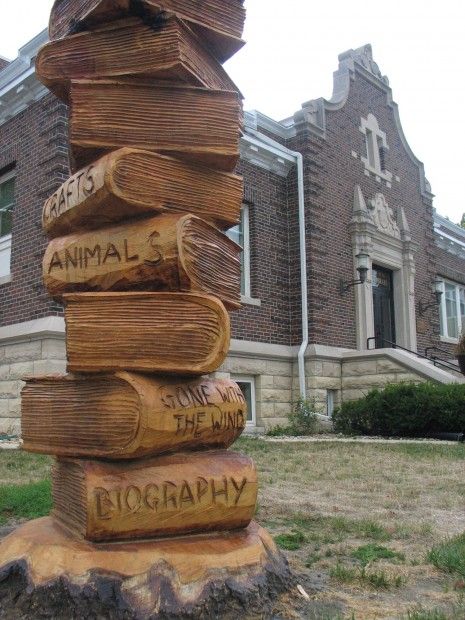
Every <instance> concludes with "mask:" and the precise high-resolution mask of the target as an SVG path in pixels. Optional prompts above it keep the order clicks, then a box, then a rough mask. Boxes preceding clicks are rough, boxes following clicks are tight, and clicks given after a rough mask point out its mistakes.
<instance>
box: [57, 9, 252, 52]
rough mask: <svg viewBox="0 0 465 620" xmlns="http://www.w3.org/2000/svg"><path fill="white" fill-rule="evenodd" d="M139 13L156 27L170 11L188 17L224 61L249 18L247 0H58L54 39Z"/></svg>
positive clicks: (235, 47) (236, 45) (237, 44)
mask: <svg viewBox="0 0 465 620" xmlns="http://www.w3.org/2000/svg"><path fill="white" fill-rule="evenodd" d="M128 15H137V16H139V17H141V18H142V19H144V21H147V22H149V23H150V24H151V25H152V26H153V27H154V28H157V27H159V26H160V24H162V23H163V20H164V18H165V16H166V15H176V16H178V17H179V18H181V19H183V20H184V21H186V22H187V23H188V24H189V26H190V27H191V28H193V29H194V30H195V31H196V32H197V34H198V35H199V36H200V37H201V38H202V40H204V41H205V44H206V45H208V47H209V48H210V49H211V51H212V53H213V54H214V55H215V56H216V58H218V60H219V61H220V62H224V61H225V60H227V59H228V58H230V57H231V56H232V55H233V54H235V53H236V52H237V51H238V50H239V49H240V48H241V47H242V46H243V44H244V42H243V41H242V40H241V36H242V32H243V29H244V22H245V9H244V6H243V0H228V1H227V2H224V0H202V2H201V3H200V4H199V2H198V0H55V4H54V5H53V8H52V12H51V15H50V24H49V35H50V39H51V40H54V39H61V38H63V37H65V36H68V35H70V34H74V33H75V32H76V31H79V30H88V29H92V28H95V27H96V26H97V25H99V24H102V23H107V22H109V21H112V20H114V19H119V18H121V17H127V16H128Z"/></svg>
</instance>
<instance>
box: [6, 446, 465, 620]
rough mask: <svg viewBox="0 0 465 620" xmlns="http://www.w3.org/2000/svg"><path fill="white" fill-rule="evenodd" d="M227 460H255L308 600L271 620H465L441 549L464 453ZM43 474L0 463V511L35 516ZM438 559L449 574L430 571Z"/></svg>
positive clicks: (281, 449)
mask: <svg viewBox="0 0 465 620" xmlns="http://www.w3.org/2000/svg"><path fill="white" fill-rule="evenodd" d="M234 449H237V450H239V451H242V452H247V453H248V454H250V455H251V456H252V457H253V458H254V459H255V461H256V463H257V467H258V470H259V473H260V496H259V509H258V513H257V518H258V520H259V521H260V522H261V523H262V524H263V525H265V527H267V528H268V529H269V531H270V532H271V534H272V535H273V536H274V537H275V539H276V540H277V542H278V543H279V545H280V546H281V548H283V550H284V553H286V554H287V556H288V558H289V561H290V563H291V565H292V567H293V569H294V571H295V572H296V574H297V575H298V580H299V583H300V584H301V585H302V586H303V588H304V589H305V590H306V591H307V592H308V594H309V595H310V599H311V600H310V601H308V602H307V601H305V600H304V598H303V597H302V596H301V595H300V594H299V593H298V592H297V590H296V591H293V592H289V593H288V594H286V595H285V596H284V597H282V599H281V600H280V602H279V603H278V605H277V607H276V609H275V613H274V616H273V619H274V620H282V619H303V618H305V620H311V619H315V620H368V619H369V620H372V619H375V618H384V619H388V618H389V619H400V620H404V619H405V620H448V619H449V620H463V619H465V594H464V593H465V580H464V577H463V575H462V574H461V573H460V572H459V573H457V571H456V570H455V569H454V568H453V566H455V564H456V555H457V553H456V547H457V544H456V542H457V541H456V539H454V540H453V542H454V545H455V546H453V548H452V550H451V549H449V547H450V546H451V545H449V547H447V548H442V547H438V545H440V543H441V542H443V541H444V539H445V538H447V537H449V538H450V537H453V536H456V535H458V534H461V533H463V532H464V531H465V509H464V508H465V507H464V496H465V482H464V476H463V471H464V465H465V446H463V445H452V446H451V445H441V444H439V445H438V444H434V445H431V444H427V443H425V444H389V443H386V444H367V443H359V444H357V443H336V442H329V443H328V442H325V443H318V442H317V443H284V442H282V443H279V442H278V443H270V442H266V441H264V440H260V439H241V440H240V441H238V442H237V444H235V447H234ZM50 463H51V459H49V458H48V457H42V456H35V455H30V454H26V453H21V452H17V451H9V450H8V451H7V450H5V451H0V499H1V496H2V495H5V498H4V499H5V502H7V504H8V505H10V504H11V506H13V508H15V506H17V505H18V506H19V507H20V508H21V507H23V505H25V506H26V508H28V507H29V508H30V506H29V504H30V498H31V497H32V495H31V492H35V491H36V486H37V485H35V484H32V485H31V483H39V485H40V484H41V483H40V481H42V480H48V479H49V472H50ZM7 485H10V486H9V488H7ZM11 485H29V486H30V487H32V490H31V489H29V487H27V488H24V487H23V488H22V489H20V491H19V499H18V498H17V494H14V497H13V500H14V501H13V500H11V498H10V499H8V497H7V493H10V494H11V492H12V491H11V489H12V486H11ZM45 486H46V484H45ZM44 488H45V487H44ZM26 491H27V493H26ZM48 493H49V490H47V488H45V490H44V492H43V493H42V495H43V497H44V500H45V499H46V498H47V497H48V495H47V494H48ZM41 497H42V496H41ZM7 500H8V501H7ZM20 500H21V501H20ZM8 502H9V503H8ZM21 509H22V508H21ZM45 509H46V502H45V501H44V508H43V510H45ZM15 514H16V513H15ZM21 514H22V513H21ZM32 514H33V513H30V514H29V513H27V514H26V513H25V514H24V515H23V516H24V517H25V518H28V516H31V515H32ZM4 516H6V517H7V516H8V513H6V514H5V515H4ZM459 542H460V543H461V539H459ZM433 547H435V548H436V552H435V553H436V555H435V556H434V557H436V556H437V557H438V560H437V561H436V562H435V563H436V564H437V565H438V566H439V567H440V568H441V567H442V564H444V566H445V569H444V570H440V569H438V568H436V567H435V566H434V565H433V564H432V563H431V562H432V560H431V558H432V557H433V556H432V555H431V554H430V555H429V556H428V552H429V551H430V550H431V549H432V548H433ZM439 551H440V552H441V554H439ZM452 552H453V553H452ZM454 554H455V555H454ZM433 555H434V554H433ZM459 555H460V554H459ZM452 556H453V557H452ZM444 558H445V559H444ZM459 559H460V558H459ZM452 560H454V562H455V564H454V562H452ZM441 562H442V564H441ZM451 567H452V568H451ZM446 570H452V572H449V573H447V572H446ZM244 619H245V616H244Z"/></svg>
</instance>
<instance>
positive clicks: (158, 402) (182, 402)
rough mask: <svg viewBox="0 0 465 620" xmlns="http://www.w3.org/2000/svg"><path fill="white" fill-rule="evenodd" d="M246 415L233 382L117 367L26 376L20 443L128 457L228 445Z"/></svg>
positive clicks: (33, 448) (60, 452)
mask: <svg viewBox="0 0 465 620" xmlns="http://www.w3.org/2000/svg"><path fill="white" fill-rule="evenodd" d="M246 420H247V405H246V402H245V399H244V396H243V394H242V392H241V390H240V388H239V386H238V385H237V383H235V382H234V381H231V380H229V379H209V378H201V379H197V380H194V381H189V382H186V381H184V382H183V381H180V380H179V379H174V378H173V377H159V378H156V377H147V376H143V375H137V374H134V373H127V372H119V373H116V374H114V375H98V376H92V377H89V376H83V375H66V376H45V377H30V378H27V381H26V386H25V387H24V388H23V391H22V393H21V430H22V433H21V435H22V439H23V449H24V450H27V451H29V452H39V453H42V454H53V455H54V456H73V457H87V458H89V457H95V458H106V459H130V458H140V457H143V456H153V455H157V454H164V453H169V452H175V451H177V450H199V449H203V448H212V447H216V448H228V447H229V446H230V445H231V444H232V443H233V442H234V441H235V440H236V439H237V438H238V437H239V435H240V434H241V433H242V431H243V430H244V427H245V423H246Z"/></svg>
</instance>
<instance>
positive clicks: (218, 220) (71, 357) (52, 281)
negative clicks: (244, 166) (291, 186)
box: [22, 0, 257, 541]
mask: <svg viewBox="0 0 465 620" xmlns="http://www.w3.org/2000/svg"><path fill="white" fill-rule="evenodd" d="M192 4H193V3H192V2H189V0H177V1H166V0H157V1H156V2H151V1H147V2H139V3H133V2H122V3H114V2H113V3H108V2H105V1H101V0H93V1H89V0H86V1H84V0H80V1H79V2H76V1H71V0H69V1H66V0H63V1H62V2H57V3H55V7H54V9H53V10H52V16H51V27H50V33H51V36H52V38H54V39H55V38H57V37H60V36H63V37H64V38H61V39H57V40H54V41H52V42H51V43H49V44H48V45H46V46H45V47H44V48H43V49H42V50H41V51H40V53H39V55H38V58H37V73H38V76H39V77H40V79H42V80H43V81H44V83H45V84H46V85H47V86H49V87H50V88H51V89H52V90H53V91H54V92H55V93H56V94H57V95H58V96H59V97H61V98H63V99H64V100H65V101H66V102H67V103H69V106H70V143H71V153H72V166H73V168H74V169H75V173H74V174H73V176H72V177H71V178H70V179H68V181H66V182H65V183H64V185H63V186H62V187H61V188H60V189H59V190H58V191H57V192H56V193H55V194H54V195H53V196H52V197H51V198H50V199H49V200H47V202H46V204H45V207H44V213H43V224H44V227H45V229H46V231H47V233H48V234H49V236H50V237H51V238H52V239H51V242H50V244H49V246H48V248H47V251H46V253H45V257H44V262H43V270H44V279H45V283H46V286H47V288H48V290H49V292H50V293H51V294H52V295H53V296H54V297H55V298H58V299H63V301H64V303H65V307H66V311H65V316H66V347H67V357H68V370H69V371H70V372H71V373H73V374H69V375H67V376H64V377H42V378H40V377H39V378H31V379H30V380H29V381H28V382H27V384H26V387H25V388H24V391H23V400H22V429H23V440H24V447H25V449H26V450H30V451H36V452H45V453H47V454H53V455H55V456H57V457H58V458H57V461H56V465H55V466H54V470H53V499H54V511H53V516H54V518H55V519H57V520H58V521H59V522H60V523H61V524H62V525H64V526H65V527H66V528H68V529H69V530H70V531H71V532H72V533H73V534H75V535H79V536H83V537H85V538H87V539H89V540H93V541H111V540H118V539H127V538H135V537H140V538H147V537H152V536H168V535H173V534H177V535H178V534H187V533H191V532H197V531H203V532H204V531H209V530H224V529H234V528H238V527H246V526H248V525H249V523H250V521H251V519H252V516H253V512H254V508H255V503H256V497H257V480H256V474H255V469H254V467H253V463H252V462H251V461H250V459H248V458H246V457H244V456H241V455H239V454H236V453H234V452H227V451H225V450H224V448H227V447H229V445H230V444H231V443H232V442H233V441H234V440H235V439H236V438H237V437H238V436H239V434H240V433H241V431H242V430H243V428H244V425H245V421H246V418H247V411H246V405H245V402H244V397H243V396H242V394H241V391H240V389H239V387H238V386H237V384H235V383H234V382H232V381H228V380H221V379H202V378H198V377H199V376H200V375H203V374H204V373H210V372H213V371H215V370H216V369H217V368H218V367H219V366H220V365H221V363H222V362H223V359H224V357H225V355H226V353H227V351H228V348H229V317H228V314H227V312H226V310H225V307H224V306H227V307H229V308H237V307H239V305H240V262H239V252H240V248H239V246H237V245H236V244H235V243H234V242H232V241H231V240H230V239H229V238H228V237H227V236H226V235H225V234H224V232H222V231H221V230H220V228H223V229H224V228H227V227H230V226H231V225H234V224H235V223H236V222H237V220H238V217H239V212H240V206H241V192H242V182H241V179H240V178H239V177H237V176H235V175H234V174H232V171H233V170H234V167H235V165H236V162H237V158H238V145H239V138H240V129H241V102H240V95H239V93H238V92H237V89H236V88H235V87H234V84H233V83H232V82H231V80H230V79H229V77H228V76H227V74H226V73H225V71H224V69H223V68H222V66H221V64H220V62H219V60H223V59H224V58H225V57H227V56H228V55H229V54H230V53H231V51H233V50H234V49H235V48H237V47H239V46H240V44H241V41H240V36H241V33H242V26H243V21H244V9H243V6H242V1H241V0H233V1H230V2H228V3H227V4H225V3H223V1H222V0H208V1H206V2H203V3H202V9H201V10H200V11H196V12H194V11H193V10H192V8H191V7H192ZM126 13H127V14H126ZM115 18H116V19H115ZM118 18H120V19H118ZM76 24H79V28H78V29H79V30H81V32H79V33H77V34H71V33H72V32H73V30H75V29H76ZM157 214H158V215H157ZM218 227H220V228H218ZM83 373H86V374H83ZM140 373H144V374H140ZM175 375H179V377H178V378H176V377H175ZM188 375H192V376H193V379H188V378H187V376H188ZM212 449H215V450H214V451H213V450H212ZM182 450H203V451H202V452H193V453H188V452H186V453H184V452H180V451H182ZM206 450H208V451H206ZM161 455H166V456H161ZM142 457H143V460H141V459H142ZM89 459H92V460H89ZM94 459H97V460H94ZM98 459H106V460H105V461H103V460H102V461H100V460H98ZM110 460H111V462H110Z"/></svg>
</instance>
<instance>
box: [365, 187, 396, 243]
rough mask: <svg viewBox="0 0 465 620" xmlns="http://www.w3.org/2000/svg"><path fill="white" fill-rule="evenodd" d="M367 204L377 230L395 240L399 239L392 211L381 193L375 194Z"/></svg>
mask: <svg viewBox="0 0 465 620" xmlns="http://www.w3.org/2000/svg"><path fill="white" fill-rule="evenodd" d="M368 204H369V208H370V209H371V210H372V218H373V221H374V223H375V224H376V226H377V228H378V230H380V231H381V232H383V233H386V234H387V235H391V236H392V237H395V238H396V239H400V230H399V227H398V225H397V222H396V218H395V215H394V211H393V210H392V209H391V207H390V206H389V205H388V203H387V200H386V198H385V196H384V195H383V194H381V193H377V194H375V197H374V198H373V200H370V201H369V203H368Z"/></svg>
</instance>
